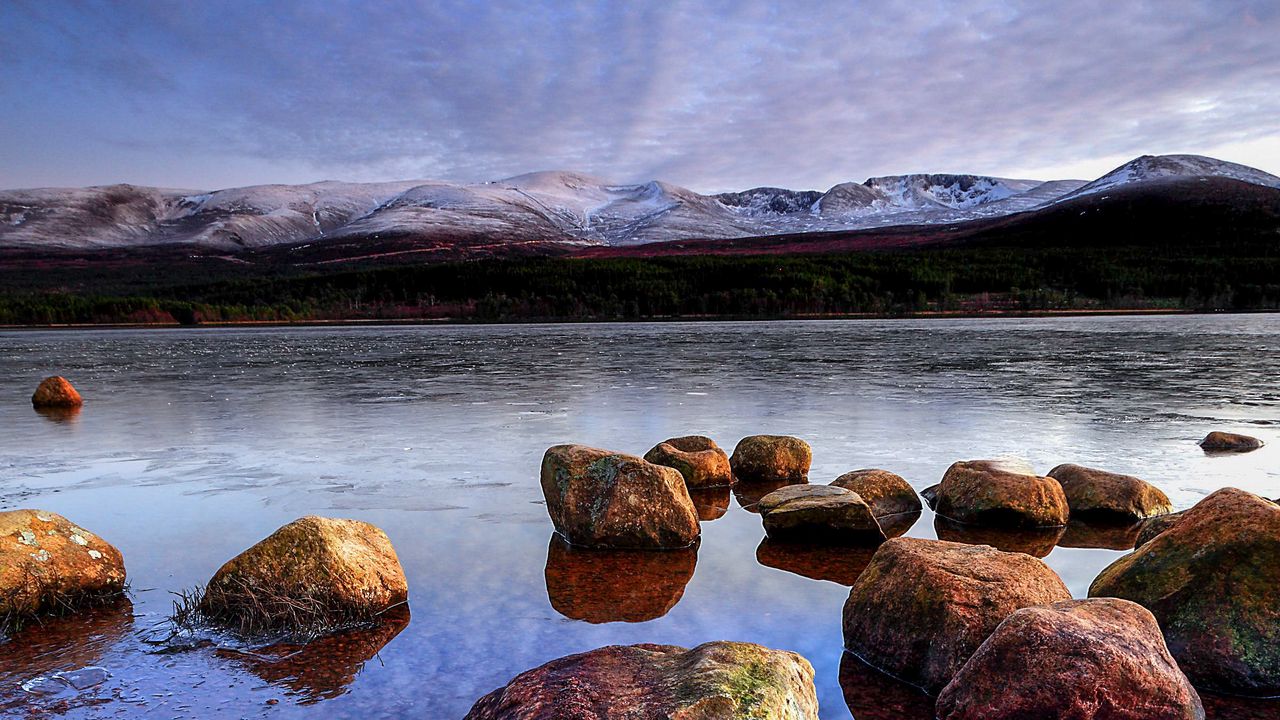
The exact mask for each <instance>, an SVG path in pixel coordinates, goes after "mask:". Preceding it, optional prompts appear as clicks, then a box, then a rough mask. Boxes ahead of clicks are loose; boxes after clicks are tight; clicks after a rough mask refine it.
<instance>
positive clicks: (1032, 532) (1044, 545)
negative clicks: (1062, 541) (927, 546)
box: [933, 515, 1066, 558]
mask: <svg viewBox="0 0 1280 720" xmlns="http://www.w3.org/2000/svg"><path fill="white" fill-rule="evenodd" d="M933 529H934V531H935V532H937V533H938V539H939V540H950V541H951V542H960V543H966V544H969V545H990V546H991V547H993V548H995V549H997V550H1003V551H1005V552H1020V553H1026V554H1027V555H1031V556H1032V557H1038V558H1042V557H1048V555H1049V553H1051V552H1053V548H1054V546H1056V545H1057V544H1058V539H1059V538H1061V537H1062V534H1063V533H1064V532H1065V531H1066V528H1065V527H1051V528H1001V527H988V526H985V525H968V524H965V523H960V522H956V521H955V520H951V519H949V518H945V517H942V516H941V515H937V516H935V517H934V519H933Z"/></svg>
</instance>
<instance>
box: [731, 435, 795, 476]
mask: <svg viewBox="0 0 1280 720" xmlns="http://www.w3.org/2000/svg"><path fill="white" fill-rule="evenodd" d="M812 461H813V450H811V449H810V448H809V443H807V442H805V441H803V440H801V439H800V438H795V437H791V436H789V435H751V436H748V437H744V438H742V439H741V440H739V441H738V446H737V447H735V448H734V449H733V457H731V458H729V464H730V465H731V466H732V467H733V474H734V476H736V477H737V479H739V480H743V481H747V482H761V481H765V482H767V481H772V480H804V479H806V478H808V476H809V463H811V462H812Z"/></svg>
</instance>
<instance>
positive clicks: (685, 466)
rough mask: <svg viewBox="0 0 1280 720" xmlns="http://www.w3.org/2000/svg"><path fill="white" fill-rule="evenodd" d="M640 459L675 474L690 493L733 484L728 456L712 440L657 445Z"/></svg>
mask: <svg viewBox="0 0 1280 720" xmlns="http://www.w3.org/2000/svg"><path fill="white" fill-rule="evenodd" d="M644 459H645V460H648V461H649V462H651V463H653V464H655V465H666V466H667V467H673V468H675V469H676V470H679V471H680V474H681V475H683V476H684V481H685V483H686V484H687V485H688V486H689V489H690V490H693V489H695V488H709V487H720V486H722V485H732V484H733V470H732V469H731V468H730V467H729V456H728V455H727V454H725V451H724V450H722V449H720V446H719V445H717V444H716V441H715V440H712V439H711V438H709V437H704V436H702V435H686V436H684V437H677V438H671V439H670V440H666V441H663V442H660V443H658V444H657V445H655V446H654V447H653V449H651V450H649V452H647V453H645V454H644Z"/></svg>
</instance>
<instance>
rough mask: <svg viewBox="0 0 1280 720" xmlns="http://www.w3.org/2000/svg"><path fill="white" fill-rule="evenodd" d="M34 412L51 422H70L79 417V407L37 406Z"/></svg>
mask: <svg viewBox="0 0 1280 720" xmlns="http://www.w3.org/2000/svg"><path fill="white" fill-rule="evenodd" d="M33 409H34V410H35V411H36V414H38V415H42V416H44V419H45V420H48V421H49V422H51V423H58V424H64V423H65V424H70V423H74V422H76V421H78V420H79V419H80V410H81V408H80V407H37V408H33Z"/></svg>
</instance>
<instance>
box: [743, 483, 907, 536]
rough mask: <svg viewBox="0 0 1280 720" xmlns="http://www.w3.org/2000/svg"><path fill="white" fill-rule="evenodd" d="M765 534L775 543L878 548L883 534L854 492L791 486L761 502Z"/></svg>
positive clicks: (868, 508) (873, 517) (766, 497)
mask: <svg viewBox="0 0 1280 720" xmlns="http://www.w3.org/2000/svg"><path fill="white" fill-rule="evenodd" d="M759 508H760V517H761V520H763V522H764V530H765V532H766V533H767V534H768V535H769V537H771V538H773V539H774V540H785V541H798V542H813V543H831V544H842V545H861V544H872V545H875V544H879V543H880V542H883V541H884V539H885V536H884V531H882V530H881V529H880V524H879V523H877V522H876V519H875V516H874V515H872V514H871V507H870V506H869V505H867V503H866V502H865V501H863V499H862V498H861V497H860V496H859V495H858V493H856V492H853V491H852V490H846V489H844V488H841V487H834V486H831V485H791V486H788V487H784V488H782V489H781V490H775V491H773V492H771V493H769V494H768V495H765V496H764V497H763V498H761V499H760V503H759Z"/></svg>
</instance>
